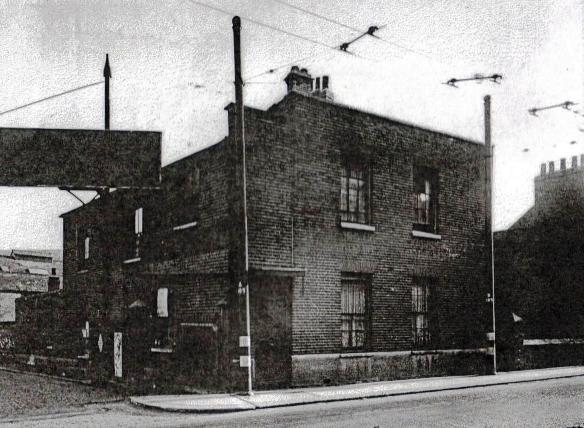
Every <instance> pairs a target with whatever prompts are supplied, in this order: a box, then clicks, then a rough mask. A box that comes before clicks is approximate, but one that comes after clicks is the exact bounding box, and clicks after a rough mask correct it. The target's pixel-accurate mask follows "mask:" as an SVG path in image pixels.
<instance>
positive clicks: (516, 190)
mask: <svg viewBox="0 0 584 428" xmlns="http://www.w3.org/2000/svg"><path fill="white" fill-rule="evenodd" d="M583 1H584V0H490V1H484V0H407V1H406V0H403V1H402V0H394V1H391V2H388V1H385V0H328V1H321V2H313V1H309V0H239V1H236V0H221V1H219V0H200V1H199V0H196V1H195V0H181V1H177V0H167V1H164V2H160V1H157V0H142V1H138V0H134V1H129V0H128V1H124V0H94V1H90V0H84V1H82V0H3V1H2V7H1V8H0V22H2V23H3V24H2V26H0V57H1V58H2V60H1V61H0V76H2V91H1V94H0V127H29V128H30V127H43V128H45V127H46V128H82V129H102V128H103V126H104V125H103V85H95V86H91V87H89V88H86V89H83V90H79V91H75V92H72V93H69V94H66V95H63V96H60V97H55V98H51V99H49V100H47V101H44V102H40V103H36V104H33V105H31V106H29V107H26V108H21V109H18V110H13V111H9V110H12V109H14V108H16V107H19V106H22V105H25V104H28V103H31V102H34V101H36V100H40V99H43V98H46V97H49V96H52V95H54V94H58V93H61V92H64V91H68V90H70V89H73V88H77V87H80V86H84V85H88V84H91V83H94V82H99V81H101V80H103V76H102V71H103V64H104V60H105V54H106V53H109V56H110V64H111V69H112V75H113V76H112V80H111V85H110V90H111V128H112V129H120V130H151V131H160V132H162V163H163V165H166V164H168V163H170V162H172V161H174V160H177V159H180V158H182V157H184V156H187V155H189V154H191V153H193V152H195V151H197V150H200V149H201V148H203V147H205V146H208V145H211V144H213V143H215V142H217V141H219V140H220V139H221V138H223V136H225V135H226V134H227V123H226V120H227V117H226V112H225V111H224V107H225V106H226V105H227V104H228V103H229V102H231V101H233V98H234V90H233V83H232V82H233V48H232V43H233V38H232V37H233V36H232V26H231V18H232V17H233V16H234V15H236V14H237V15H239V16H241V17H242V55H243V57H242V62H243V75H244V79H245V80H246V81H247V83H246V86H245V89H244V98H245V102H246V104H247V105H250V106H253V107H257V108H262V109H265V108H268V107H269V106H270V105H271V104H273V103H274V102H277V101H278V100H280V99H281V98H282V97H283V96H284V94H285V90H286V89H285V85H284V83H283V78H284V76H285V75H286V74H287V72H288V71H289V68H290V65H291V64H292V63H297V64H298V65H299V66H301V67H305V68H308V70H309V72H310V73H311V74H312V75H313V76H320V75H324V74H326V75H329V76H330V87H331V90H332V92H333V94H334V97H335V101H338V102H340V103H343V104H347V105H350V106H353V107H355V108H359V109H362V110H366V111H370V112H374V113H377V114H380V115H383V116H388V117H392V118H395V119H399V120H402V121H407V122H411V123H415V124H418V125H420V126H423V127H427V128H430V129H435V130H439V131H444V132H447V133H451V134H454V135H458V136H462V137H465V138H470V139H473V140H477V141H483V139H484V128H483V97H484V95H486V94H490V95H491V96H492V135H493V144H494V145H495V167H494V187H495V192H494V201H495V207H494V222H495V229H504V228H506V227H508V226H509V225H511V224H512V223H513V222H514V221H515V220H516V219H518V218H519V217H520V216H521V215H522V213H524V212H525V211H526V210H527V209H528V208H529V207H530V206H531V205H532V203H533V178H534V176H535V175H537V173H538V171H539V164H540V163H542V162H546V161H550V160H556V161H559V159H560V158H564V157H565V158H568V159H569V158H570V157H571V156H572V155H579V154H581V153H584V133H583V132H582V131H581V130H580V128H581V129H582V130H584V122H583V120H582V119H583V117H582V116H578V115H577V114H574V113H572V112H570V111H567V110H564V109H553V110H549V111H545V112H541V113H540V114H539V116H538V117H534V116H531V115H529V114H528V112H527V110H528V109H529V108H532V107H542V106H547V105H552V104H557V103H561V102H564V101H566V100H570V101H573V102H578V103H580V102H584V88H583V77H584V73H583V72H584V66H583V60H584V52H583V48H582V40H583V34H584V33H583V30H582V16H583V4H582V3H583ZM198 3H204V4H207V5H210V6H212V7H213V8H218V9H221V10H223V11H224V12H225V13H223V12H220V11H217V10H213V9H211V8H209V7H204V6H202V5H200V4H198ZM286 3H288V4H289V5H293V6H296V7H298V8H301V9H305V10H307V11H309V12H310V13H307V12H305V11H299V10H297V9H294V8H293V7H290V6H289V5H286ZM315 15H321V16H323V17H325V18H326V19H324V18H322V17H318V16H315ZM258 23H262V24H265V25H264V26H262V25H259V24H258ZM372 25H376V26H378V27H379V28H380V29H379V30H378V31H377V32H376V35H377V36H378V37H379V38H377V39H376V38H373V37H369V36H366V37H363V38H361V39H360V40H359V41H357V42H355V43H354V44H351V46H350V47H349V51H350V52H351V54H349V53H344V52H341V51H339V50H338V49H335V47H337V46H339V45H340V44H341V43H343V42H347V41H350V40H352V39H353V38H355V37H356V36H357V35H359V33H358V32H357V31H355V30H354V29H360V30H361V31H366V30H367V28H369V27H370V26H372ZM268 27H272V28H268ZM278 30H283V31H285V32H288V33H289V34H285V33H283V32H282V31H278ZM295 35H296V36H295ZM297 36H300V37H297ZM309 39H310V40H309ZM307 57H308V58H307ZM270 69H275V71H274V72H272V73H270V72H268V70H270ZM477 73H480V74H483V75H490V74H493V73H499V74H502V75H503V80H502V82H501V84H499V85H497V84H494V83H491V82H487V81H485V82H483V83H481V84H477V83H476V82H469V83H461V84H460V85H459V87H458V88H452V87H450V86H448V85H445V84H443V83H444V82H445V81H447V80H448V79H450V78H453V77H456V78H464V77H472V76H474V75H476V74H477ZM578 108H582V110H583V111H584V106H579V105H577V106H576V107H575V110H578ZM526 150H527V151H526ZM81 197H82V198H84V199H88V198H91V197H92V195H91V194H84V195H81ZM78 205H79V202H78V201H77V200H76V199H75V198H74V197H72V196H71V195H69V194H67V193H66V192H62V191H59V190H57V189H51V188H8V187H0V217H1V218H2V220H3V221H1V222H0V248H60V247H61V245H62V240H61V239H62V237H61V234H62V225H61V220H60V218H59V215H60V214H61V213H63V212H66V211H68V210H70V209H72V208H75V207H76V206H78Z"/></svg>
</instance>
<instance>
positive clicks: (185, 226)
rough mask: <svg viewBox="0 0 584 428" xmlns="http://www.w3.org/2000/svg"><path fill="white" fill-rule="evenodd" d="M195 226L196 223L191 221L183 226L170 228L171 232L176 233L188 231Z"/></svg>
mask: <svg viewBox="0 0 584 428" xmlns="http://www.w3.org/2000/svg"><path fill="white" fill-rule="evenodd" d="M196 225H197V222H196V221H192V222H190V223H185V224H181V225H179V226H174V227H173V228H172V230H174V231H177V230H185V229H190V228H191V227H195V226H196Z"/></svg>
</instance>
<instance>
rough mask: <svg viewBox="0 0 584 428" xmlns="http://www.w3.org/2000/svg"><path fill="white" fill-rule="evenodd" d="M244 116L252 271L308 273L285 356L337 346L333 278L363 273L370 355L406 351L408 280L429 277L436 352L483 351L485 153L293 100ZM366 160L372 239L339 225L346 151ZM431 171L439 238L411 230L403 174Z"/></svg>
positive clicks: (297, 296)
mask: <svg viewBox="0 0 584 428" xmlns="http://www.w3.org/2000/svg"><path fill="white" fill-rule="evenodd" d="M269 113H270V114H266V113H263V112H257V111H254V110H251V109H250V110H249V111H246V121H247V124H248V126H249V129H248V130H247V144H248V171H249V184H248V185H249V188H248V189H249V190H248V195H249V206H250V209H249V229H250V259H251V264H252V267H254V266H256V267H263V268H267V267H270V266H271V267H277V266H284V267H299V268H305V269H306V274H305V277H304V279H297V280H296V282H295V289H294V306H293V327H294V328H293V339H294V341H293V352H294V353H322V352H338V351H339V350H340V346H341V344H340V341H341V339H340V325H341V324H340V300H341V299H340V277H341V272H363V273H371V274H372V278H373V279H372V290H371V296H370V304H371V335H370V346H369V349H370V350H373V351H392V350H403V349H411V347H412V344H411V334H412V333H411V330H412V327H411V323H412V321H411V299H412V297H411V287H412V278H413V276H415V275H423V276H431V277H434V278H436V279H437V290H435V292H436V293H437V297H438V299H437V304H438V306H439V308H440V309H439V311H438V320H437V322H438V323H439V324H440V336H441V337H442V339H443V340H442V343H441V345H442V346H443V347H473V346H479V345H484V343H485V340H484V337H485V336H484V332H485V331H487V328H488V325H489V319H490V318H489V317H488V309H489V308H488V307H487V306H488V305H487V304H486V303H485V298H486V295H487V292H488V291H489V285H488V277H487V274H486V266H485V260H486V252H485V233H484V231H485V223H484V222H485V220H484V218H485V217H484V212H485V203H484V187H483V183H484V176H483V158H482V155H483V146H482V145H479V144H476V143H472V142H468V141H463V140H460V139H457V138H453V137H450V136H447V135H444V134H439V133H436V132H432V131H427V130H423V129H419V128H416V127H413V126H410V125H406V124H402V123H398V122H394V121H391V120H387V119H383V118H379V117H376V116H373V115H368V114H365V113H362V112H357V111H354V110H351V109H348V108H342V107H338V106H335V105H332V104H330V103H326V102H321V101H319V100H315V99H312V98H307V97H305V96H302V95H299V94H291V95H290V96H289V97H288V98H287V99H285V101H284V102H283V103H281V104H280V105H277V106H275V107H272V108H271V109H270V111H269ZM355 147H356V150H357V151H359V150H361V151H363V152H364V153H365V154H366V155H367V156H369V159H370V162H371V167H372V175H373V177H372V196H371V206H372V222H371V224H372V225H373V226H375V232H368V231H360V230H344V229H341V228H340V227H339V196H340V168H341V162H342V159H343V152H346V151H348V150H351V149H353V150H354V149H355ZM414 164H422V165H426V166H431V167H434V168H437V169H438V171H439V179H440V202H439V204H440V218H439V224H440V234H441V236H442V239H441V240H436V241H434V240H424V239H420V238H414V237H412V235H411V232H412V221H413V209H412V202H411V200H412V199H411V195H412V192H413V190H412V189H413V182H412V168H413V166H414Z"/></svg>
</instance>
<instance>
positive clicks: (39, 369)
mask: <svg viewBox="0 0 584 428" xmlns="http://www.w3.org/2000/svg"><path fill="white" fill-rule="evenodd" d="M0 365H2V366H4V367H8V368H12V369H17V370H22V371H29V372H34V373H44V374H49V375H55V376H62V377H66V378H70V379H78V380H88V377H89V365H90V362H89V361H87V360H82V359H77V358H61V357H55V356H46V355H36V354H13V353H1V354H0Z"/></svg>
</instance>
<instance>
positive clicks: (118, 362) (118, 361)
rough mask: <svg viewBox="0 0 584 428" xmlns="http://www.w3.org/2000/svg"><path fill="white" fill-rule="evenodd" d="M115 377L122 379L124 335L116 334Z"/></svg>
mask: <svg viewBox="0 0 584 428" xmlns="http://www.w3.org/2000/svg"><path fill="white" fill-rule="evenodd" d="M114 376H115V377H122V333H120V332H117V331H116V332H114Z"/></svg>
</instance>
